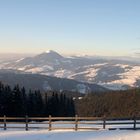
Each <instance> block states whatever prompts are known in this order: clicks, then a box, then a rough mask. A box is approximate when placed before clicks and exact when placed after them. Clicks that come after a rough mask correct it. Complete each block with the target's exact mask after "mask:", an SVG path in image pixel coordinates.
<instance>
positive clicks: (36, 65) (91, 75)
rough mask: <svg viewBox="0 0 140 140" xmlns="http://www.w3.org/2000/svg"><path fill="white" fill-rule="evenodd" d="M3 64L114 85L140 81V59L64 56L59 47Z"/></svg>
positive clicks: (122, 87) (1, 65)
mask: <svg viewBox="0 0 140 140" xmlns="http://www.w3.org/2000/svg"><path fill="white" fill-rule="evenodd" d="M0 68H1V69H2V68H4V69H14V70H20V71H23V72H27V73H37V74H43V75H49V76H55V77H60V78H68V79H74V80H78V81H82V82H89V83H96V84H100V85H102V86H104V87H107V88H110V89H126V88H129V87H135V86H139V85H140V84H139V83H140V82H137V81H139V79H140V64H139V63H138V62H134V61H133V62H132V61H128V60H119V59H115V60H113V59H105V58H101V57H99V58H98V57H76V56H75V57H63V56H61V55H60V54H58V53H57V52H55V51H48V52H44V53H42V54H39V55H37V56H34V57H28V58H25V59H20V60H17V61H13V62H9V63H8V62H6V63H1V64H0Z"/></svg>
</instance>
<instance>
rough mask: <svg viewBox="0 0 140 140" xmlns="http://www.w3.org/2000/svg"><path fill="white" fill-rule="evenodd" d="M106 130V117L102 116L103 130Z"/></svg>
mask: <svg viewBox="0 0 140 140" xmlns="http://www.w3.org/2000/svg"><path fill="white" fill-rule="evenodd" d="M105 128H106V117H105V116H104V118H103V129H105Z"/></svg>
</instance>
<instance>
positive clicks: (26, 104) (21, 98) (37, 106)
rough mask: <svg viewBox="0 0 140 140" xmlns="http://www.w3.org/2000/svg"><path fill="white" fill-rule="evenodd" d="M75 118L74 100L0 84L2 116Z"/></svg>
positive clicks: (0, 114)
mask: <svg viewBox="0 0 140 140" xmlns="http://www.w3.org/2000/svg"><path fill="white" fill-rule="evenodd" d="M3 115H6V116H25V115H28V116H48V115H52V116H74V115H75V108H74V103H73V100H72V98H67V97H66V96H65V95H64V94H58V93H57V92H52V94H49V96H48V93H41V92H40V91H39V90H36V91H32V90H29V91H26V90H25V88H24V87H22V88H20V87H19V86H18V85H16V86H15V87H14V88H13V89H12V88H11V87H10V86H9V85H3V84H2V83H0V116H3Z"/></svg>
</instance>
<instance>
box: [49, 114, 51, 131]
mask: <svg viewBox="0 0 140 140" xmlns="http://www.w3.org/2000/svg"><path fill="white" fill-rule="evenodd" d="M51 130H52V118H51V115H49V131H51Z"/></svg>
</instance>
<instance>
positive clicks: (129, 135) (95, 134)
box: [0, 130, 140, 140]
mask: <svg viewBox="0 0 140 140" xmlns="http://www.w3.org/2000/svg"><path fill="white" fill-rule="evenodd" d="M93 139H94V140H132V139H134V140H140V131H120V130H115V131H108V130H100V131H80V132H74V131H69V132H68V131H63V132H62V131H53V132H48V131H44V130H43V131H28V132H26V131H0V140H93Z"/></svg>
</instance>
